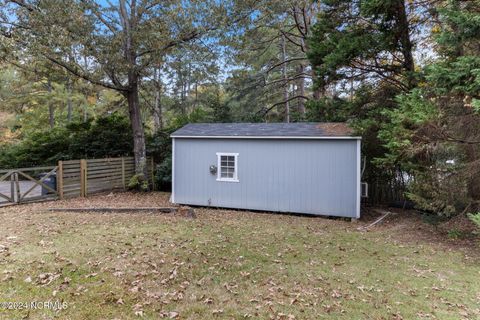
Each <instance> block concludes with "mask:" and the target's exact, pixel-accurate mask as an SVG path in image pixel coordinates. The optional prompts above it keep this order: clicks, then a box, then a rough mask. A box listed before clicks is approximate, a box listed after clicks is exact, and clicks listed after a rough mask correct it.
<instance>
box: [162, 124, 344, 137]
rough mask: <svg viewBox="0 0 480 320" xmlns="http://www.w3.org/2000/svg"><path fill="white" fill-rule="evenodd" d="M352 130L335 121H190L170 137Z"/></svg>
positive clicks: (334, 134)
mask: <svg viewBox="0 0 480 320" xmlns="http://www.w3.org/2000/svg"><path fill="white" fill-rule="evenodd" d="M352 134H353V130H352V129H351V128H350V127H349V126H348V125H347V124H346V123H343V122H337V123H332V122H330V123H328V122H325V123H305V122H299V123H190V124H187V125H186V126H184V127H182V128H180V129H178V130H177V131H175V132H174V133H172V135H171V136H172V137H174V138H175V137H350V136H352Z"/></svg>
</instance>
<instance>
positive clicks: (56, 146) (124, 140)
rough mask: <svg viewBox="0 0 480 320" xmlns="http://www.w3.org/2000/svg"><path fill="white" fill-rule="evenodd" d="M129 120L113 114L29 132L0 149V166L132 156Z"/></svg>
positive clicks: (35, 164) (49, 163) (25, 165)
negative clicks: (93, 119) (17, 140)
mask: <svg viewBox="0 0 480 320" xmlns="http://www.w3.org/2000/svg"><path fill="white" fill-rule="evenodd" d="M132 150H133V139H132V134H131V129H130V123H129V120H128V119H127V118H126V117H124V116H121V115H117V114H112V115H109V116H107V117H102V118H99V119H97V120H96V121H89V122H85V123H84V122H72V123H70V124H68V125H67V126H65V127H55V128H53V129H47V130H44V131H35V132H31V133H29V134H28V135H26V136H24V137H23V139H22V141H21V142H19V143H15V144H7V145H3V146H2V147H1V148H0V168H18V167H33V166H39V165H53V164H55V163H56V162H57V161H59V160H70V159H82V158H87V159H89V158H104V157H120V156H128V155H131V153H132Z"/></svg>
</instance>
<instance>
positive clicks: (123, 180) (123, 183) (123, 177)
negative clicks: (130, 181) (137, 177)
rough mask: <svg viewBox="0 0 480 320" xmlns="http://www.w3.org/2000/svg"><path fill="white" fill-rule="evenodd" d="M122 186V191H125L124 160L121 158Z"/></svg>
mask: <svg viewBox="0 0 480 320" xmlns="http://www.w3.org/2000/svg"><path fill="white" fill-rule="evenodd" d="M122 185H123V190H125V189H126V184H125V158H124V157H122Z"/></svg>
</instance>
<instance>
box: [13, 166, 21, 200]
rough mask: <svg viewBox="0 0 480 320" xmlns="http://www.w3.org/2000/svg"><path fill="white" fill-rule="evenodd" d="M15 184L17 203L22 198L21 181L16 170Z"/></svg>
mask: <svg viewBox="0 0 480 320" xmlns="http://www.w3.org/2000/svg"><path fill="white" fill-rule="evenodd" d="M15 184H16V185H17V203H20V199H21V198H22V196H21V193H20V181H19V179H18V172H15Z"/></svg>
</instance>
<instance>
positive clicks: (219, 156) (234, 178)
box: [217, 152, 239, 182]
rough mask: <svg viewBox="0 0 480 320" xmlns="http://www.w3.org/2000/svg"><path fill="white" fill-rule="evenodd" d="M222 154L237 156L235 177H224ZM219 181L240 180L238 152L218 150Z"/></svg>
mask: <svg viewBox="0 0 480 320" xmlns="http://www.w3.org/2000/svg"><path fill="white" fill-rule="evenodd" d="M222 156H233V157H234V158H235V162H234V163H235V168H234V171H233V178H222V177H221V174H222V166H221V165H222V163H221V159H222ZM217 181H223V182H239V180H238V153H232V152H217Z"/></svg>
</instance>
